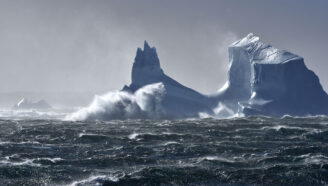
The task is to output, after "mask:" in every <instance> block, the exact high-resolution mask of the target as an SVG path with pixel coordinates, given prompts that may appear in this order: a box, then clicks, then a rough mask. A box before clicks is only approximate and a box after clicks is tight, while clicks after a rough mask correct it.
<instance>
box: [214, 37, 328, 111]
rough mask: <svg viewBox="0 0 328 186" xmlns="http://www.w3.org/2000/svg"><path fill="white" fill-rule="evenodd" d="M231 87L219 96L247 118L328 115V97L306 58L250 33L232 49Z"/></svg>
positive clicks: (230, 51)
mask: <svg viewBox="0 0 328 186" xmlns="http://www.w3.org/2000/svg"><path fill="white" fill-rule="evenodd" d="M229 61H230V65H231V66H230V70H229V82H228V84H229V86H228V87H227V88H226V89H225V90H224V91H223V92H222V93H220V95H219V96H218V97H219V99H223V100H224V101H223V102H225V103H227V102H230V104H231V103H232V104H233V105H234V106H236V102H237V105H238V112H241V113H243V114H245V115H265V116H277V117H280V116H283V115H291V116H308V115H326V114H328V96H327V94H326V92H325V91H324V90H323V88H322V86H321V84H320V82H319V78H318V76H317V75H316V74H315V73H314V72H313V71H311V70H309V69H308V68H307V67H306V65H305V63H304V59H303V58H302V57H300V56H298V55H296V54H293V53H291V52H288V51H285V50H279V49H277V48H275V47H273V46H271V45H268V44H264V43H262V42H261V41H260V39H259V37H257V36H255V35H254V34H249V35H247V36H246V37H245V38H243V39H241V40H239V41H237V42H235V43H233V44H232V45H231V46H230V47H229Z"/></svg>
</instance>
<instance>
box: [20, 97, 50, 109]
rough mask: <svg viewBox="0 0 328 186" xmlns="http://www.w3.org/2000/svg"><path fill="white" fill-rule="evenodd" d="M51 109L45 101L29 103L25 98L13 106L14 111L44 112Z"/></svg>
mask: <svg viewBox="0 0 328 186" xmlns="http://www.w3.org/2000/svg"><path fill="white" fill-rule="evenodd" d="M51 108H52V107H51V106H50V105H49V104H48V103H47V102H46V101H45V100H38V101H31V100H29V99H27V98H23V99H21V100H20V101H19V102H18V103H16V104H15V105H14V106H13V109H14V110H45V109H51Z"/></svg>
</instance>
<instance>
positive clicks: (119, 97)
mask: <svg viewBox="0 0 328 186" xmlns="http://www.w3.org/2000/svg"><path fill="white" fill-rule="evenodd" d="M164 94H165V88H164V85H163V84H162V83H155V84H151V85H146V86H144V87H142V88H140V89H139V90H138V91H136V92H135V93H134V94H132V93H128V92H125V91H114V92H109V93H107V94H105V95H102V96H95V98H94V100H93V102H92V103H91V105H90V106H89V107H86V108H83V109H80V110H78V111H77V112H75V113H73V114H70V115H68V116H67V117H66V120H76V121H79V120H113V119H140V118H160V117H162V116H163V115H164V111H163V110H162V107H161V104H160V102H161V101H162V97H163V96H164Z"/></svg>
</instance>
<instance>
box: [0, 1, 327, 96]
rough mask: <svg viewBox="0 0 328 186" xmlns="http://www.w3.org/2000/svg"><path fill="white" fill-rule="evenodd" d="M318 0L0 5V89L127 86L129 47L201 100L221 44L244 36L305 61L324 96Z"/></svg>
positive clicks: (217, 75)
mask: <svg viewBox="0 0 328 186" xmlns="http://www.w3.org/2000/svg"><path fill="white" fill-rule="evenodd" d="M327 9H328V1H325V0H314V1H310V0H307V1H305V0H289V1H286V0H272V1H263V0H248V1H245V0H239V1H237V0H235V1H233V0H232V1H228V0H226V1H219V0H198V1H196V0H179V1H176V0H167V1H160V0H138V1H136V0H125V1H121V0H116V1H110V0H108V1H102V0H97V1H91V0H89V1H84V0H76V1H73V0H52V1H50V0H28V1H19V0H16V1H12V0H1V1H0V79H1V86H0V92H11V91H35V92H57V91H58V92H65V91H68V92H71V91H72V92H85V91H88V92H94V93H104V92H106V91H109V90H114V89H120V88H122V86H123V85H124V84H129V83H130V72H131V67H132V63H133V60H134V57H135V54H136V49H137V47H140V46H142V45H143V41H144V40H147V41H148V42H149V43H150V45H154V46H156V48H157V51H158V55H159V58H160V61H161V65H162V68H163V69H164V71H165V72H166V74H168V75H170V76H171V77H173V78H175V79H176V80H178V81H179V82H181V83H182V84H185V85H186V86H189V87H191V88H193V89H196V90H198V91H200V92H202V93H213V92H215V91H216V90H218V89H219V88H220V86H221V85H223V84H224V82H225V80H226V76H227V75H226V70H227V67H228V59H227V46H228V45H229V44H230V43H231V42H233V41H235V40H236V39H238V38H240V37H244V36H245V35H247V34H248V33H249V32H253V33H255V34H256V35H259V36H260V37H261V38H262V40H263V41H264V42H267V43H270V44H272V45H273V46H275V47H278V48H280V49H286V50H289V51H291V52H293V53H296V54H298V55H300V56H302V57H304V58H305V62H306V64H307V66H308V67H309V68H310V69H312V70H313V71H315V72H316V74H317V75H318V76H319V77H320V80H321V83H322V85H323V87H324V88H325V90H328V73H327V69H328V68H327V67H328V63H327V62H328V61H327V60H326V55H327V43H328V37H327V33H328V21H327V20H328V11H327Z"/></svg>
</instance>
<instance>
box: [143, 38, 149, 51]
mask: <svg viewBox="0 0 328 186" xmlns="http://www.w3.org/2000/svg"><path fill="white" fill-rule="evenodd" d="M149 49H150V46H149V44H148V42H147V41H146V40H145V42H144V51H145V50H149Z"/></svg>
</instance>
